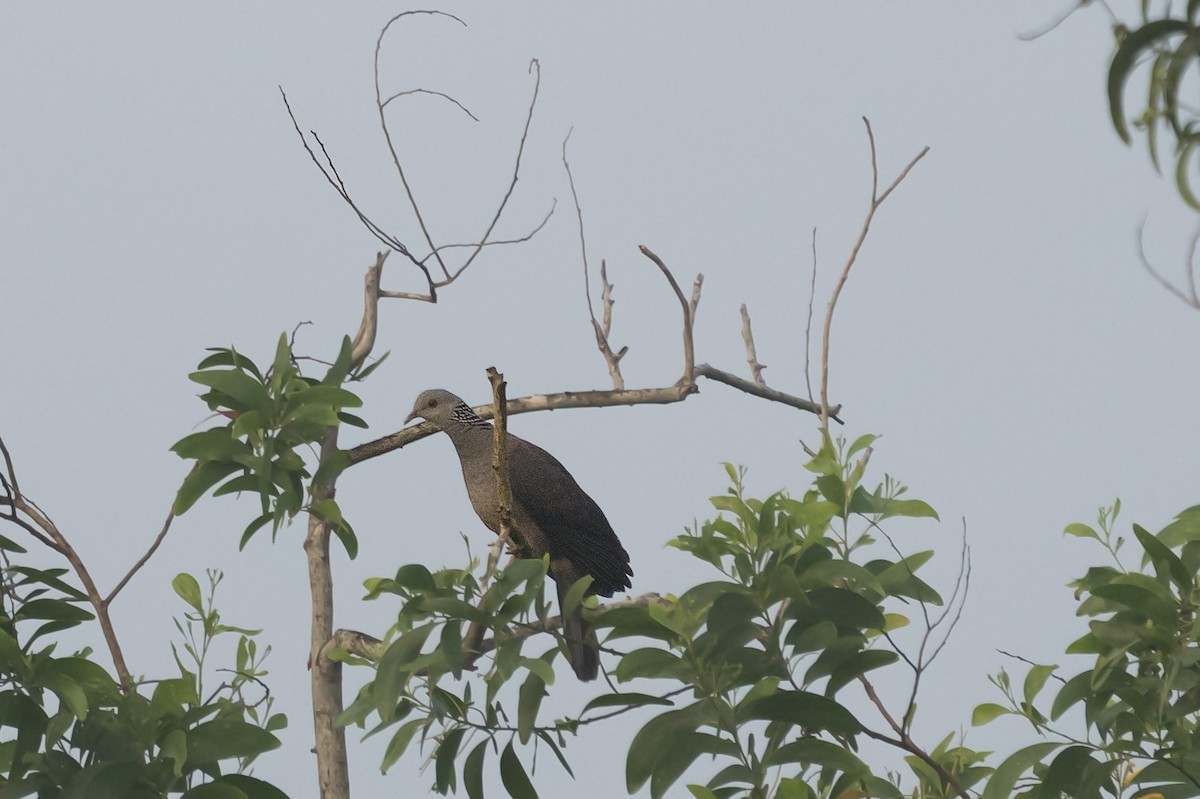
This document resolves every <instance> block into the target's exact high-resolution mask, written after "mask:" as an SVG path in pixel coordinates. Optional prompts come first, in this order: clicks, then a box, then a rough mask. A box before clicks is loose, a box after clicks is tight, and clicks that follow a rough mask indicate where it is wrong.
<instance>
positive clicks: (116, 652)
mask: <svg viewBox="0 0 1200 799" xmlns="http://www.w3.org/2000/svg"><path fill="white" fill-rule="evenodd" d="M0 454H2V455H3V457H4V466H5V471H6V472H7V476H5V477H4V479H3V488H4V491H5V493H6V495H7V496H6V499H5V502H4V504H6V505H8V506H9V507H10V509H11V513H10V514H8V515H6V516H5V517H4V518H6V519H8V521H10V522H13V523H14V524H16V525H17V526H18V527H20V528H21V529H23V530H26V531H28V532H30V533H32V534H33V536H34V538H36V539H37V540H38V541H40V542H41V543H43V544H45V545H46V546H48V547H49V548H50V549H52V550H54V551H55V552H58V553H59V554H61V555H62V556H63V557H64V558H66V559H67V563H69V564H70V565H71V570H72V571H74V572H75V576H76V577H78V578H79V583H80V585H81V586H82V587H83V593H84V594H86V595H87V598H88V603H89V604H91V606H92V609H93V610H94V611H95V612H96V621H97V622H98V623H99V624H100V632H101V633H102V634H103V636H104V642H105V644H106V645H107V646H108V651H109V655H110V656H111V657H112V660H113V666H114V667H115V668H116V671H117V681H118V682H119V683H120V685H121V690H122V691H124V692H128V691H129V690H131V688H132V686H133V678H132V676H131V675H130V673H129V667H128V666H126V665H125V655H124V653H123V652H122V651H121V644H120V642H119V641H118V640H117V632H116V630H115V629H114V628H113V624H112V617H111V616H109V614H108V606H107V605H106V604H105V602H104V599H103V598H102V597H101V596H100V590H99V589H98V588H96V583H95V581H94V580H93V579H92V575H91V573H90V572H89V571H88V568H87V566H85V565H84V563H83V559H82V558H81V557H79V553H78V552H76V551H75V548H74V547H73V546H71V542H70V541H68V540H67V537H66V536H65V535H63V533H62V531H61V530H59V528H58V525H56V524H55V523H54V521H53V520H52V519H51V518H50V516H49V514H47V513H46V512H45V511H43V510H42V509H41V508H39V507H38V506H37V503H36V502H34V501H33V500H32V499H30V498H29V497H26V496H25V495H24V494H22V493H21V492H20V488H19V486H20V483H19V482H18V480H17V475H16V467H15V466H14V465H13V460H12V455H11V454H10V453H9V451H8V447H7V445H5V443H4V440H3V439H2V438H0ZM18 514H23V515H24V516H26V517H27V518H28V520H26V519H22V518H21V517H20V516H19V515H18ZM34 528H36V529H37V531H40V534H39V532H36V531H35V529H34Z"/></svg>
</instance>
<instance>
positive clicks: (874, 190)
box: [821, 117, 929, 426]
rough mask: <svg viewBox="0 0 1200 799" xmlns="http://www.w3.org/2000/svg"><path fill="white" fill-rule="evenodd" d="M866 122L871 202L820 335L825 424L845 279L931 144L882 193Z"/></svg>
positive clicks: (871, 140)
mask: <svg viewBox="0 0 1200 799" xmlns="http://www.w3.org/2000/svg"><path fill="white" fill-rule="evenodd" d="M863 124H864V125H866V128H867V140H868V142H869V143H870V148H871V204H870V206H869V207H868V208H867V215H866V217H865V218H864V219H863V224H862V229H861V230H860V231H859V233H858V239H856V240H855V242H854V246H853V247H851V248H850V255H849V257H848V258H847V259H846V264H845V265H844V266H843V267H842V273H841V275H839V276H838V280H837V283H836V284H835V285H834V287H833V294H832V295H831V296H830V297H829V304H828V305H827V306H826V309H825V327H824V329H823V331H822V335H821V407H822V409H823V410H822V414H821V416H822V426H824V423H825V418H826V416H827V409H828V407H829V336H830V332H831V330H832V329H833V311H834V309H835V308H836V307H837V301H838V297H839V296H841V293H842V289H843V288H844V287H845V285H846V280H847V279H849V277H850V269H851V267H853V266H854V262H855V260H856V259H857V258H858V251H859V250H860V249H862V245H863V242H865V241H866V240H867V232H868V231H869V230H870V229H871V221H872V220H873V219H874V218H875V211H876V210H878V208H879V206H880V205H882V204H883V201H884V200H886V199H887V198H888V195H890V194H891V193H892V192H893V191H894V190H895V189H896V187H897V186H899V185H900V182H901V181H903V180H904V178H906V177H907V176H908V173H909V172H910V171H911V170H912V168H913V167H914V166H916V165H917V162H918V161H920V160H921V159H922V158H924V157H925V154H926V153H928V152H929V148H928V147H923V148H922V149H921V151H920V152H919V153H917V155H916V156H915V157H914V158H913V159H912V160H911V161H909V162H908V164H907V165H905V167H904V169H902V170H900V174H899V175H897V176H896V179H895V180H893V181H892V183H891V185H890V186H888V187H887V189H885V190H884V192H883V194H880V193H879V166H878V164H877V162H876V154H875V134H874V132H873V131H872V130H871V122H870V120H868V119H867V118H866V117H863Z"/></svg>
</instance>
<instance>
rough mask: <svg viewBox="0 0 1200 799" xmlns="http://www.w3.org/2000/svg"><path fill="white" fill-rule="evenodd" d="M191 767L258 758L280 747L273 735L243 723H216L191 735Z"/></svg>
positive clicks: (210, 723)
mask: <svg viewBox="0 0 1200 799" xmlns="http://www.w3.org/2000/svg"><path fill="white" fill-rule="evenodd" d="M187 744H188V764H189V765H190V766H202V765H207V764H212V763H216V762H217V761H220V760H226V759H229V758H235V757H254V756H255V755H260V754H262V753H263V752H269V751H270V750H272V749H277V748H278V747H279V739H278V738H276V737H275V736H274V735H272V734H271V733H269V732H267V731H266V730H264V729H262V728H261V727H256V726H255V725H253V724H248V723H247V722H244V721H242V720H241V719H235V718H225V719H220V718H219V719H213V720H212V721H206V722H204V723H203V724H198V725H196V726H195V727H193V728H192V729H191V730H189V731H188V741H187Z"/></svg>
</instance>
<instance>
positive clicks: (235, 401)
mask: <svg viewBox="0 0 1200 799" xmlns="http://www.w3.org/2000/svg"><path fill="white" fill-rule="evenodd" d="M188 379H189V380H191V381H193V382H195V383H199V384H200V385H202V386H208V387H209V388H211V389H214V390H216V391H218V392H220V394H222V395H224V396H223V397H220V398H219V400H220V402H221V404H222V405H224V404H225V403H226V402H228V405H227V406H226V407H228V408H229V409H230V410H234V411H258V412H259V413H263V414H267V413H270V410H271V396H270V394H268V393H267V387H266V386H264V385H263V384H262V383H260V382H259V381H258V380H256V379H254V378H253V377H251V376H250V375H248V374H246V373H245V372H242V371H240V370H238V369H209V370H206V371H203V372H192V373H191V374H190V375H188Z"/></svg>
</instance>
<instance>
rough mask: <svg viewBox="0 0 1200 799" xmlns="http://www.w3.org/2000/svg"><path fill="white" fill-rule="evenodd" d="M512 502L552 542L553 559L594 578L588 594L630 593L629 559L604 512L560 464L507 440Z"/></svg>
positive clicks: (539, 450)
mask: <svg viewBox="0 0 1200 799" xmlns="http://www.w3.org/2000/svg"><path fill="white" fill-rule="evenodd" d="M508 458H509V460H508V464H509V483H510V486H511V489H512V495H513V502H514V504H516V505H517V506H519V507H520V508H521V510H522V511H524V513H525V514H526V515H527V516H529V518H530V519H532V520H533V521H534V523H535V524H537V526H538V527H539V528H540V529H541V531H542V533H543V534H544V535H545V536H546V539H547V540H548V541H549V542H550V556H551V558H566V559H567V560H569V561H571V562H572V563H574V564H575V565H576V567H577V568H578V569H579V571H580V572H581V573H586V574H590V575H592V577H593V582H592V586H591V593H596V594H600V595H601V596H612V594H613V593H614V592H616V591H620V590H621V589H622V588H627V587H629V585H630V583H629V575H631V574H633V571H632V570H631V569H630V568H629V555H628V553H626V552H625V548H624V547H623V546H621V542H620V540H618V538H617V534H616V533H614V532H613V529H612V526H611V525H610V524H609V523H608V519H607V518H606V517H605V516H604V511H602V510H600V506H599V505H597V504H596V502H595V501H594V500H593V499H592V498H591V497H589V496H588V495H587V494H586V493H584V490H583V489H582V488H580V487H579V484H578V483H576V482H575V478H574V477H572V476H571V473H570V472H568V471H567V470H566V468H565V467H564V466H563V465H562V464H561V463H559V462H558V459H557V458H555V457H554V456H553V455H551V454H550V453H549V452H546V451H545V450H544V449H542V448H541V447H539V446H537V445H536V444H530V443H529V442H528V441H525V440H524V439H521V438H517V437H516V436H509V450H508Z"/></svg>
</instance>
